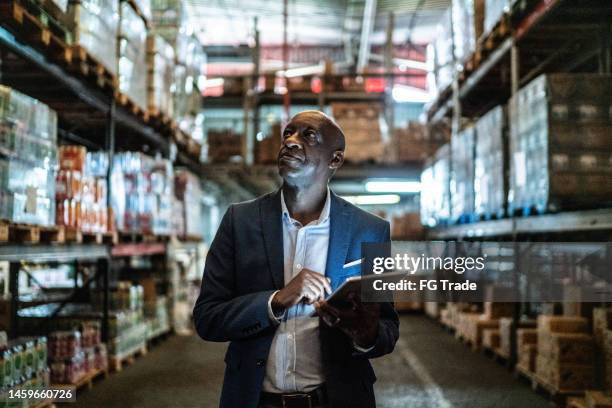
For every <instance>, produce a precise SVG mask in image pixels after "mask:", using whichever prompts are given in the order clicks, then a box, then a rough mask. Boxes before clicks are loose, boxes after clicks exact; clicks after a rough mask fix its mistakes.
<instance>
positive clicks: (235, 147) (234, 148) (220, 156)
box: [208, 129, 243, 163]
mask: <svg viewBox="0 0 612 408" xmlns="http://www.w3.org/2000/svg"><path fill="white" fill-rule="evenodd" d="M242 139H243V135H241V134H238V133H235V132H234V131H233V130H231V129H223V130H215V129H209V130H208V160H209V161H210V162H212V163H224V162H228V161H230V160H233V159H235V158H236V157H240V156H242Z"/></svg>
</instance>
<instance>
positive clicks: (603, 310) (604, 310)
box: [593, 307, 612, 390]
mask: <svg viewBox="0 0 612 408" xmlns="http://www.w3.org/2000/svg"><path fill="white" fill-rule="evenodd" d="M611 327H612V308H609V307H596V308H594V309H593V337H594V338H595V344H596V346H597V353H598V355H599V356H600V357H601V358H598V359H597V364H596V370H597V371H596V372H597V374H598V379H599V378H602V379H603V383H602V384H597V385H600V386H604V387H605V388H606V389H608V390H610V389H612V348H611V346H612V334H611V333H610V328H611Z"/></svg>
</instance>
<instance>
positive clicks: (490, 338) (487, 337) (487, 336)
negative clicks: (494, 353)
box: [482, 328, 500, 350]
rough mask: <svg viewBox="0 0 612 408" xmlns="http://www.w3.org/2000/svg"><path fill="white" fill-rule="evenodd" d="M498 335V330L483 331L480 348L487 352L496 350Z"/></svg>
mask: <svg viewBox="0 0 612 408" xmlns="http://www.w3.org/2000/svg"><path fill="white" fill-rule="evenodd" d="M499 343H500V335H499V329H496V328H491V329H484V330H483V332H482V346H483V347H484V348H487V349H489V350H496V349H497V348H499Z"/></svg>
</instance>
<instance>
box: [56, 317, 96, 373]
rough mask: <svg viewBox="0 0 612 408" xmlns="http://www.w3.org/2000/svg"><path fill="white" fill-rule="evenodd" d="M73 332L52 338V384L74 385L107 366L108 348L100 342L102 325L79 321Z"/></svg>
mask: <svg viewBox="0 0 612 408" xmlns="http://www.w3.org/2000/svg"><path fill="white" fill-rule="evenodd" d="M71 324H72V325H73V327H75V328H73V329H70V330H61V331H53V332H51V334H50V335H49V363H50V367H51V382H52V383H59V384H75V383H77V382H78V381H79V380H80V379H81V378H82V377H83V376H84V375H86V374H88V373H90V372H92V371H98V370H105V369H106V368H107V366H108V360H107V353H106V345H105V344H103V343H102V342H101V340H100V322H98V321H88V320H84V321H78V324H75V323H71Z"/></svg>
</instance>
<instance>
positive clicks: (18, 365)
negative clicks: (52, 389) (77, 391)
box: [0, 333, 49, 399]
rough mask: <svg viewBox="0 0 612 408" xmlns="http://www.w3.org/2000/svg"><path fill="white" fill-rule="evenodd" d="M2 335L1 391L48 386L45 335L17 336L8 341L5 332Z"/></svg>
mask: <svg viewBox="0 0 612 408" xmlns="http://www.w3.org/2000/svg"><path fill="white" fill-rule="evenodd" d="M2 337H3V343H2V344H1V345H0V388H2V391H1V393H2V394H6V393H8V392H9V390H13V391H14V390H17V389H36V390H38V389H45V388H48V387H49V368H48V366H47V339H46V337H19V338H17V339H15V340H11V341H9V342H7V341H6V333H3V336H2ZM3 397H5V395H3ZM3 397H0V398H3ZM3 399H4V398H3Z"/></svg>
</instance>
